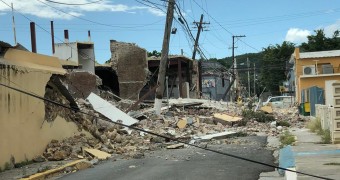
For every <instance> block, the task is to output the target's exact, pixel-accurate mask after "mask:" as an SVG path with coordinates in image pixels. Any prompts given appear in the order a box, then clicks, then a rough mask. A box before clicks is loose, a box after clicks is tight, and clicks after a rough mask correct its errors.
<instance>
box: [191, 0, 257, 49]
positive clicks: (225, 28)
mask: <svg viewBox="0 0 340 180" xmlns="http://www.w3.org/2000/svg"><path fill="white" fill-rule="evenodd" d="M193 1H194V3H196V4H197V6H198V7H200V8H201V9H202V10H203V11H204V12H205V13H207V15H208V16H209V17H210V18H211V19H213V20H214V21H215V22H216V23H217V24H218V25H219V26H220V27H221V28H222V29H223V30H225V31H226V32H227V33H229V34H230V35H232V36H234V34H233V33H232V32H231V31H229V30H228V29H227V28H225V27H224V26H222V25H221V24H220V23H219V22H218V21H217V20H216V19H215V18H214V17H212V16H211V15H210V14H209V13H208V12H207V11H206V10H205V9H204V8H203V7H202V6H201V5H199V4H198V3H197V2H196V1H195V0H193ZM240 41H241V42H243V43H244V44H245V45H247V46H249V47H250V48H252V49H254V50H256V51H258V52H260V50H258V49H256V48H254V47H253V46H250V45H249V44H248V43H245V42H244V41H242V40H240Z"/></svg>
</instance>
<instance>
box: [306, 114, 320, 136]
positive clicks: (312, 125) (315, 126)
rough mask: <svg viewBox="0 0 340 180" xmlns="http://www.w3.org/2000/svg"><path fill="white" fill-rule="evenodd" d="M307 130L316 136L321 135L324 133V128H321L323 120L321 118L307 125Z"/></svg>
mask: <svg viewBox="0 0 340 180" xmlns="http://www.w3.org/2000/svg"><path fill="white" fill-rule="evenodd" d="M307 128H308V129H309V130H310V131H311V132H314V133H316V134H319V135H320V134H321V133H322V127H321V120H320V118H316V119H315V120H311V121H310V122H309V123H308V124H307Z"/></svg>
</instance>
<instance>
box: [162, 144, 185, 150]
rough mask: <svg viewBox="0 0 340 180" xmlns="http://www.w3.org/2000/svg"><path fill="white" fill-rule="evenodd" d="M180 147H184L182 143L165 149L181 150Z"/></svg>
mask: <svg viewBox="0 0 340 180" xmlns="http://www.w3.org/2000/svg"><path fill="white" fill-rule="evenodd" d="M182 147H184V144H183V143H178V144H173V145H169V146H167V147H166V148H167V149H178V148H182Z"/></svg>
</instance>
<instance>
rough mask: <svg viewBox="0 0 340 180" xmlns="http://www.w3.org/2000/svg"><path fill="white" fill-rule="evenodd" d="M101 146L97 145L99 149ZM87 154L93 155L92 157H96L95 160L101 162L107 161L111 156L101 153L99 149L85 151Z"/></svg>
mask: <svg viewBox="0 0 340 180" xmlns="http://www.w3.org/2000/svg"><path fill="white" fill-rule="evenodd" d="M100 147H101V145H100V144H99V147H98V145H97V148H100ZM84 151H85V152H87V153H89V154H91V155H92V156H94V157H95V158H97V159H99V160H104V159H107V158H109V157H110V156H111V154H109V153H106V152H104V151H100V150H98V149H87V148H86V149H84Z"/></svg>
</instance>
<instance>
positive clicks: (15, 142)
mask: <svg viewBox="0 0 340 180" xmlns="http://www.w3.org/2000/svg"><path fill="white" fill-rule="evenodd" d="M50 77H51V73H48V72H46V71H44V72H42V71H39V70H29V69H25V68H18V67H14V66H5V65H0V82H1V83H3V84H6V85H10V86H13V87H16V88H19V89H22V90H25V91H29V92H34V93H35V94H37V95H39V96H44V94H45V86H46V83H47V82H48V81H49V79H50ZM13 82H14V83H15V84H14V83H13ZM44 115H45V107H44V102H43V101H42V100H38V99H36V98H33V97H31V96H28V95H25V94H22V93H19V92H16V91H14V90H11V89H8V88H6V87H4V86H0V167H2V168H3V167H4V164H5V163H6V162H8V161H9V160H10V157H11V155H13V156H14V158H15V162H16V163H18V162H22V161H25V160H26V159H28V160H30V159H32V158H33V157H34V156H36V155H40V154H42V153H43V151H44V149H45V147H46V145H47V144H48V143H49V142H50V141H51V140H52V139H57V140H61V139H63V138H65V137H69V136H72V135H73V134H74V133H77V132H78V131H77V126H76V125H75V124H74V123H73V122H66V121H65V120H64V119H62V118H60V117H58V118H56V120H55V121H54V122H53V123H47V122H45V123H44V124H43V126H42V123H43V121H44Z"/></svg>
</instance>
